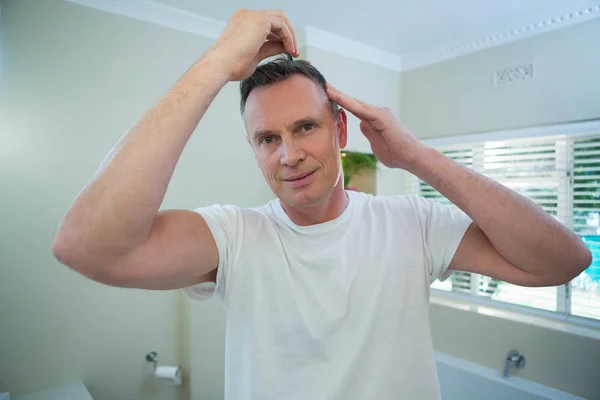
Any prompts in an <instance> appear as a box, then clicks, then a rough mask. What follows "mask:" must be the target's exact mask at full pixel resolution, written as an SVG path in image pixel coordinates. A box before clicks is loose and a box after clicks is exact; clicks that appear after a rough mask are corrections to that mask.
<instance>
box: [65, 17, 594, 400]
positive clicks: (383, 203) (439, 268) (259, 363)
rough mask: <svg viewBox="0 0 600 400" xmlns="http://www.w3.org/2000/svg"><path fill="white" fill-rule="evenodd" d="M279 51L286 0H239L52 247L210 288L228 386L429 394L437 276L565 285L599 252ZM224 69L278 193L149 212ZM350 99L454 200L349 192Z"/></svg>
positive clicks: (294, 392)
mask: <svg viewBox="0 0 600 400" xmlns="http://www.w3.org/2000/svg"><path fill="white" fill-rule="evenodd" d="M284 52H286V53H289V54H291V55H293V56H296V57H297V56H298V49H297V43H296V38H295V33H294V29H293V28H292V26H291V25H290V23H289V21H288V20H287V18H286V17H285V15H284V14H283V13H282V12H280V11H246V10H240V11H238V12H236V13H235V15H234V16H233V17H232V19H231V20H230V21H229V22H228V24H227V26H226V27H225V29H224V31H223V33H222V34H221V36H220V37H219V39H218V40H217V41H216V43H215V44H214V46H213V47H212V48H211V49H210V50H209V51H207V52H206V54H204V55H203V56H202V57H201V58H200V59H199V60H198V61H197V62H196V63H195V64H194V65H193V66H192V67H191V68H190V69H189V70H188V71H187V72H186V73H185V74H184V75H183V76H182V77H181V78H180V79H179V81H178V82H177V83H176V84H175V85H174V86H173V88H172V89H171V90H170V91H169V92H168V93H167V94H166V95H165V96H164V97H163V98H162V99H161V100H160V101H159V102H158V103H157V104H156V105H155V106H154V107H153V108H152V109H151V110H150V111H149V112H148V113H147V114H146V115H145V116H144V117H143V118H142V119H140V120H139V121H138V122H137V123H136V124H135V125H134V126H133V127H132V128H131V129H130V130H129V131H128V132H126V133H125V135H123V137H122V139H121V140H120V141H119V142H118V143H117V145H116V146H115V147H114V149H113V150H112V151H111V152H110V154H109V155H108V157H107V158H106V161H105V162H104V163H103V165H102V166H101V168H100V170H99V171H98V173H97V174H96V175H95V176H94V177H93V178H92V179H91V180H90V182H89V184H88V185H87V186H86V187H85V188H84V190H83V191H82V192H81V193H80V194H79V195H78V196H77V198H76V200H75V202H74V203H73V204H72V206H71V207H70V209H69V210H68V212H67V213H66V215H65V217H64V220H63V221H62V223H61V226H60V228H59V230H58V233H57V235H56V239H55V242H54V245H53V252H54V254H55V256H56V257H57V258H58V259H59V260H60V261H61V262H62V263H64V264H66V265H68V266H70V267H71V268H73V269H75V270H76V271H79V272H80V273H82V274H84V275H85V276H88V277H89V278H91V279H94V280H96V281H98V282H103V283H105V284H109V285H114V286H121V287H136V288H145V289H179V288H184V291H185V292H186V293H187V294H188V295H189V296H190V297H192V298H197V299H202V298H204V297H205V296H206V294H207V293H208V294H210V292H212V291H213V290H214V291H216V292H217V293H218V295H219V297H220V298H221V299H222V300H223V302H224V303H225V306H226V309H227V339H226V340H227V347H226V388H225V393H226V398H227V399H295V398H297V399H398V398H401V399H436V398H438V397H439V388H438V384H437V377H436V371H435V363H434V359H433V349H432V344H431V335H430V328H429V321H428V299H429V285H430V284H431V282H433V280H435V279H436V278H438V277H441V278H442V279H444V278H445V277H446V276H447V275H448V274H449V273H450V272H451V271H452V270H461V271H470V272H475V273H480V274H485V275H488V276H491V277H494V278H498V279H501V280H504V281H507V282H512V283H514V284H517V285H523V286H549V285H559V284H562V283H565V282H568V281H569V280H570V279H572V278H573V277H575V276H577V275H578V274H579V273H580V272H581V271H582V270H584V269H585V268H586V267H587V266H588V265H589V264H590V262H591V254H590V252H589V250H588V249H587V247H586V246H585V245H584V244H583V242H582V241H581V240H580V239H579V238H578V237H577V236H576V235H575V234H574V233H573V232H571V231H570V230H568V229H566V228H565V227H564V226H562V225H561V224H560V223H558V222H557V221H555V220H554V219H553V218H552V217H550V216H549V215H547V214H546V213H545V212H544V211H543V210H541V209H540V208H539V207H537V206H535V205H534V204H533V203H532V202H530V201H529V200H527V199H525V198H523V197H522V196H520V195H518V194H517V193H515V192H513V191H510V190H508V189H507V188H505V187H503V186H501V185H499V184H497V183H495V182H493V181H491V180H489V179H487V178H485V177H483V176H481V175H478V174H477V173H475V172H473V171H471V170H469V169H467V168H464V167H462V166H460V165H458V164H457V163H455V162H453V161H452V160H450V159H448V158H446V157H445V156H443V155H442V154H441V153H439V152H437V151H435V150H434V149H432V148H429V147H427V146H425V145H423V144H422V143H420V142H419V141H418V140H417V139H416V138H415V137H414V136H413V135H412V134H411V133H410V132H408V130H407V129H406V128H405V127H403V126H402V124H401V123H400V122H399V121H398V120H397V119H396V118H395V117H394V115H393V113H392V112H391V111H390V110H389V109H384V108H377V107H374V106H371V105H368V104H366V103H363V102H361V101H359V100H357V99H354V98H351V97H349V96H347V95H345V94H343V93H342V92H340V91H339V90H337V89H335V88H333V87H332V86H331V85H329V84H326V83H325V79H324V78H323V77H322V76H321V74H320V73H319V72H318V71H317V70H316V69H315V68H314V67H313V66H312V65H310V64H309V63H306V62H301V61H294V60H279V61H273V62H270V63H267V64H265V65H261V66H260V67H258V68H257V65H258V63H259V62H260V61H261V60H263V59H265V58H267V57H269V56H273V55H276V54H280V53H284ZM229 81H242V84H241V91H242V104H241V110H242V114H243V115H242V116H243V119H244V122H245V126H246V129H247V140H248V142H249V144H250V146H251V147H252V150H253V151H254V153H255V157H256V160H257V163H258V166H259V167H260V169H261V171H262V172H263V174H264V177H265V179H266V180H267V182H268V184H269V186H270V187H271V189H272V191H273V192H274V194H275V195H276V197H277V199H275V200H273V201H271V202H269V203H268V204H266V205H264V206H262V207H256V208H250V209H242V208H239V207H236V206H218V205H213V206H209V207H201V208H199V209H197V210H195V211H187V210H169V211H161V212H159V207H160V204H161V201H162V199H163V196H164V194H165V191H166V189H167V185H168V183H169V180H170V179H171V176H172V173H173V170H174V168H175V166H176V163H177V161H178V158H179V156H180V155H181V153H182V150H183V148H184V146H185V144H186V142H187V140H188V139H189V137H190V135H191V134H192V132H193V130H194V128H195V127H196V125H197V124H198V122H199V120H200V119H201V118H202V115H203V114H204V112H205V111H206V109H207V108H208V107H209V105H210V103H211V101H212V100H213V99H214V97H215V96H216V94H217V93H218V92H219V90H220V89H221V88H222V87H223V86H224V85H225V84H226V83H227V82H229ZM338 104H339V105H340V106H341V107H342V108H343V109H338V106H337V105H338ZM344 109H345V110H348V111H349V112H351V113H352V114H354V115H355V116H357V117H358V118H359V119H360V120H361V124H360V127H361V130H362V132H363V133H364V134H365V136H366V137H367V139H368V140H369V141H370V143H371V147H372V150H373V153H374V154H375V156H376V157H377V158H378V160H379V161H380V162H382V163H383V164H385V165H386V166H388V167H390V168H402V169H405V170H407V171H409V172H410V173H412V174H415V175H416V176H418V177H419V178H421V179H422V180H424V181H425V182H427V183H429V184H430V185H432V186H433V187H434V188H436V189H437V190H439V191H440V192H441V193H442V194H444V195H445V196H446V197H447V198H448V199H450V200H451V201H452V202H453V203H454V204H455V205H456V206H458V208H455V207H447V206H442V205H441V204H439V203H436V202H433V201H430V200H425V199H422V198H420V197H417V196H412V195H399V196H389V197H382V196H371V195H367V194H364V193H356V192H346V191H345V190H344V189H343V174H342V171H341V165H340V157H339V154H340V153H339V152H340V149H341V148H343V147H344V146H345V145H346V140H347V127H346V121H347V119H346V114H345V111H344Z"/></svg>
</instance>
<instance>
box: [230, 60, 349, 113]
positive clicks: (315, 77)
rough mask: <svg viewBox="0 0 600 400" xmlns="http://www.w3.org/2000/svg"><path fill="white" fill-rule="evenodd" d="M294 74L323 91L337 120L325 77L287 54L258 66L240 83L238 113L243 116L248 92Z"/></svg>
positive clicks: (307, 63)
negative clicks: (240, 96) (303, 76)
mask: <svg viewBox="0 0 600 400" xmlns="http://www.w3.org/2000/svg"><path fill="white" fill-rule="evenodd" d="M294 74H303V75H305V76H306V77H308V78H310V79H311V80H312V81H313V82H315V83H316V84H317V85H319V87H320V88H321V89H322V90H323V96H325V99H327V101H328V102H329V104H330V106H331V112H332V114H333V117H334V118H337V111H338V105H337V103H336V102H334V101H331V100H330V99H329V97H327V88H326V86H325V83H326V82H327V81H326V80H325V77H324V76H323V74H321V72H320V71H319V70H318V69H316V68H315V67H314V66H313V65H312V64H311V63H310V62H308V61H305V60H294V59H293V58H292V56H290V55H289V54H285V55H281V56H278V57H275V58H274V59H272V60H270V61H268V62H265V63H264V64H259V65H258V67H257V68H256V71H254V73H253V74H252V75H251V76H250V77H249V78H247V79H244V80H243V81H242V82H241V83H240V92H241V95H242V98H241V101H240V112H241V113H242V115H244V109H245V108H246V101H247V100H248V96H249V95H250V92H251V91H252V90H253V89H254V88H257V87H260V86H267V85H271V84H273V83H277V82H281V81H283V80H285V79H287V78H289V77H290V76H292V75H294Z"/></svg>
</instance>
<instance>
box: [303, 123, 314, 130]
mask: <svg viewBox="0 0 600 400" xmlns="http://www.w3.org/2000/svg"><path fill="white" fill-rule="evenodd" d="M314 128H315V125H314V124H304V125H302V129H304V130H305V131H310V130H313V129H314Z"/></svg>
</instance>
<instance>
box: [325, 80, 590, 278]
mask: <svg viewBox="0 0 600 400" xmlns="http://www.w3.org/2000/svg"><path fill="white" fill-rule="evenodd" d="M327 94H328V96H329V98H330V99H331V100H333V101H336V102H338V104H340V105H341V106H342V107H344V108H346V109H347V110H348V111H350V112H351V113H352V114H354V115H355V116H356V117H357V118H359V119H360V120H361V123H360V129H361V131H362V133H363V134H364V135H365V136H366V138H367V139H368V140H369V143H370V144H371V149H372V150H373V154H374V155H375V156H376V157H377V159H378V160H379V161H380V162H382V163H383V164H384V165H386V166H387V167H389V168H401V169H404V170H406V171H408V172H410V173H412V174H414V175H416V176H417V177H419V178H420V179H422V180H423V181H425V182H427V183H428V184H429V185H431V186H432V187H433V188H435V189H436V190H438V191H439V192H440V193H441V194H442V195H444V196H445V197H446V198H447V199H449V200H450V201H451V202H452V203H454V204H455V205H456V206H458V207H459V208H460V209H461V210H463V211H464V212H465V213H466V214H467V215H468V216H469V217H471V219H472V220H473V223H472V224H471V226H470V227H469V228H468V229H467V232H466V233H465V235H464V237H463V239H462V241H461V244H460V245H459V247H458V249H457V251H456V253H455V255H454V258H453V260H452V262H451V265H450V267H451V268H452V269H456V270H461V271H469V272H476V273H480V274H483V275H487V276H491V277H494V278H498V279H501V280H504V281H506V282H510V283H514V284H517V285H522V286H553V285H559V284H563V283H566V282H568V281H570V280H571V279H573V278H574V277H576V276H577V275H579V274H580V273H581V272H582V271H583V270H585V269H586V268H587V267H588V266H589V265H590V264H591V260H592V255H591V252H590V250H589V249H588V248H587V247H586V246H585V244H584V243H583V241H582V240H581V239H580V238H579V237H578V236H577V235H576V234H575V233H574V232H572V231H571V230H569V229H568V228H567V227H565V226H564V225H562V224H561V223H559V222H558V221H556V220H555V219H554V218H552V217H551V216H550V215H548V214H547V213H546V212H545V211H544V210H543V209H542V208H540V207H539V206H537V205H536V204H534V203H533V202H532V201H530V200H529V199H527V198H525V197H523V196H521V195H520V194H518V193H517V192H515V191H512V190H510V189H508V188H507V187H505V186H503V185H501V184H499V183H497V182H495V181H493V180H491V179H489V178H487V177H484V176H483V175H481V174H478V173H477V172H475V171H472V170H470V169H468V168H466V167H464V166H462V165H460V164H458V163H457V162H455V161H453V160H451V159H450V158H448V157H446V156H444V155H443V154H441V153H440V152H439V151H437V150H435V149H432V148H430V147H427V146H425V145H424V144H422V143H421V142H419V140H417V139H416V138H415V136H413V135H412V134H411V133H410V132H409V131H408V129H406V127H404V126H403V125H402V124H401V123H400V121H398V120H397V118H396V117H395V116H394V114H393V112H392V111H391V110H389V109H387V108H380V107H375V106H372V105H370V104H367V103H364V102H362V101H360V100H358V99H355V98H352V97H350V96H348V95H346V94H344V93H342V92H340V91H339V90H337V89H335V88H334V87H333V86H331V85H329V84H328V88H327Z"/></svg>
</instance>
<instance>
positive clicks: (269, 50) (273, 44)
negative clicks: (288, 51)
mask: <svg viewBox="0 0 600 400" xmlns="http://www.w3.org/2000/svg"><path fill="white" fill-rule="evenodd" d="M283 52H285V48H284V47H283V43H281V41H279V40H269V41H266V42H265V43H264V44H263V45H262V47H261V48H260V50H259V51H258V60H259V61H260V60H264V59H265V58H267V57H272V56H275V55H277V54H281V53H283Z"/></svg>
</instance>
